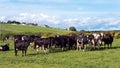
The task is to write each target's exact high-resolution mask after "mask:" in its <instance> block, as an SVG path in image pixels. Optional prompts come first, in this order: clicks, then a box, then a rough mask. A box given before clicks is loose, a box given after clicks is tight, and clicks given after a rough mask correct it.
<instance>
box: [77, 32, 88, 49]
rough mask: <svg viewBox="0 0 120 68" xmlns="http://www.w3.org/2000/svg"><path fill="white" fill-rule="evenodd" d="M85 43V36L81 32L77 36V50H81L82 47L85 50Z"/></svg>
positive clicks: (86, 40) (86, 41) (86, 42)
mask: <svg viewBox="0 0 120 68" xmlns="http://www.w3.org/2000/svg"><path fill="white" fill-rule="evenodd" d="M87 44H88V39H87V36H84V35H83V34H81V35H79V36H78V37H77V50H79V49H80V50H81V49H82V48H83V51H85V50H86V46H87Z"/></svg>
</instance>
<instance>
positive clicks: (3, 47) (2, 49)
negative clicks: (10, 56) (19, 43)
mask: <svg viewBox="0 0 120 68" xmlns="http://www.w3.org/2000/svg"><path fill="white" fill-rule="evenodd" d="M8 50H9V44H5V45H2V46H0V51H8Z"/></svg>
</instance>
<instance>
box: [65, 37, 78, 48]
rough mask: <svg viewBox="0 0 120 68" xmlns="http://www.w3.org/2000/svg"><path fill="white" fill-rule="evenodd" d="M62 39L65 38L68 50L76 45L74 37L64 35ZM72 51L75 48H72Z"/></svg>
mask: <svg viewBox="0 0 120 68" xmlns="http://www.w3.org/2000/svg"><path fill="white" fill-rule="evenodd" d="M63 37H64V38H66V40H67V41H66V42H67V43H66V44H67V45H68V49H69V50H71V49H72V48H73V47H74V45H76V36H73V35H64V36H63ZM74 49H76V48H75V47H74Z"/></svg>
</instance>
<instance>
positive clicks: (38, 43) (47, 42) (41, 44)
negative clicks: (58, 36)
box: [34, 37, 51, 54]
mask: <svg viewBox="0 0 120 68" xmlns="http://www.w3.org/2000/svg"><path fill="white" fill-rule="evenodd" d="M50 47H51V38H44V37H36V38H35V40H34V49H35V51H37V52H38V49H39V48H40V49H41V48H43V50H44V53H45V54H47V50H48V49H49V48H50Z"/></svg>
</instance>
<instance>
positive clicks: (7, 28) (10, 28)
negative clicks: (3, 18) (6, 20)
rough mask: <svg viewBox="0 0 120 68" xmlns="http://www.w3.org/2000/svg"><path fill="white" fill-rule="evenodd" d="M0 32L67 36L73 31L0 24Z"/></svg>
mask: <svg viewBox="0 0 120 68" xmlns="http://www.w3.org/2000/svg"><path fill="white" fill-rule="evenodd" d="M0 31H1V33H2V34H6V33H14V34H20V33H32V34H34V33H53V34H57V33H59V34H67V33H70V32H71V31H68V30H63V29H57V28H46V27H41V26H27V25H26V26H23V25H11V24H0Z"/></svg>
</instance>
